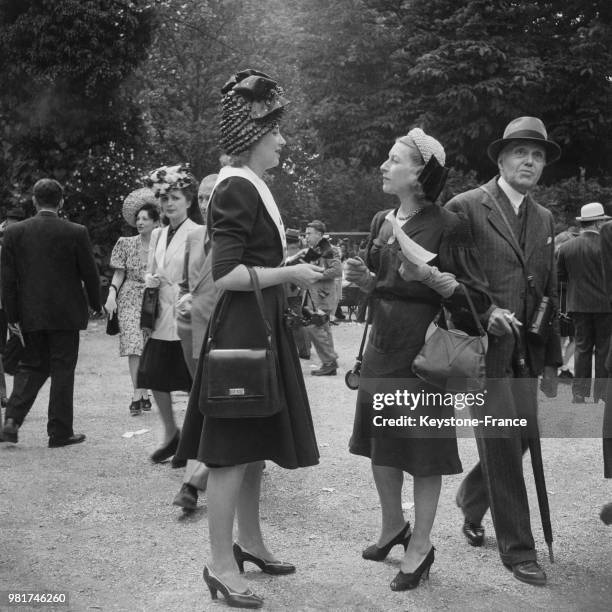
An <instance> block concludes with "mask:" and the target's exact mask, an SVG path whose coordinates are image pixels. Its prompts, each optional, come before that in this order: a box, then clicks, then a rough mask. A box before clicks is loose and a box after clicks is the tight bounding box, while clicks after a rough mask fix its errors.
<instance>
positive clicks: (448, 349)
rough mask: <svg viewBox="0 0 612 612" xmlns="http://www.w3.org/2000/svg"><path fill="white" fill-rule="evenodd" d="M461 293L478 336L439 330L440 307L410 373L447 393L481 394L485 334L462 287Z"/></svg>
mask: <svg viewBox="0 0 612 612" xmlns="http://www.w3.org/2000/svg"><path fill="white" fill-rule="evenodd" d="M463 291H464V294H465V297H466V299H467V303H468V304H469V307H470V310H471V312H472V315H473V317H474V322H475V323H476V328H477V329H478V334H479V335H478V336H470V335H468V334H466V333H465V332H463V331H461V330H459V329H444V328H443V327H440V326H439V325H438V321H439V318H440V317H441V316H443V315H444V308H443V309H442V311H441V312H440V314H439V315H438V316H437V317H436V318H435V319H434V320H433V321H432V322H431V323H430V324H429V328H428V329H427V333H426V334H425V344H424V345H423V348H422V349H421V350H420V352H419V354H418V355H417V356H416V357H415V359H414V361H413V362H412V371H413V372H414V373H415V374H416V375H417V376H418V377H419V378H421V379H422V380H424V381H425V382H427V383H429V384H431V385H434V386H435V387H439V388H441V389H444V390H445V391H448V392H450V393H466V392H472V393H473V392H477V391H483V390H484V388H485V385H486V369H485V357H486V354H487V347H488V337H487V332H486V331H485V330H484V328H483V327H482V325H481V323H480V320H479V319H478V314H477V313H476V309H475V308H474V304H473V302H472V298H471V297H470V294H469V291H468V289H467V288H466V287H465V286H463Z"/></svg>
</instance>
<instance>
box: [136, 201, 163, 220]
mask: <svg viewBox="0 0 612 612" xmlns="http://www.w3.org/2000/svg"><path fill="white" fill-rule="evenodd" d="M143 210H144V211H145V212H146V213H147V216H148V217H149V219H151V221H159V208H157V206H155V204H151V203H150V202H147V203H146V204H143V205H142V206H141V207H140V208H139V209H138V210H137V211H136V214H135V215H134V219H138V215H139V214H140V213H141V212H142V211H143Z"/></svg>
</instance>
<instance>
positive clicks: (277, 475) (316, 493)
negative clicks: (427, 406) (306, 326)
mask: <svg viewBox="0 0 612 612" xmlns="http://www.w3.org/2000/svg"><path fill="white" fill-rule="evenodd" d="M361 331H362V328H361V326H359V325H357V324H355V323H344V324H341V325H339V326H338V327H335V328H334V336H335V339H336V344H337V349H338V351H339V353H340V355H341V360H340V362H341V372H340V373H341V374H342V375H339V376H336V377H324V378H317V377H312V376H310V367H311V365H313V364H310V363H307V362H302V363H303V367H304V374H305V378H306V382H307V386H308V390H309V395H310V399H311V404H312V412H313V417H314V421H315V427H316V431H317V436H318V442H319V446H320V452H321V462H320V465H318V466H316V467H312V468H308V469H303V470H296V471H285V470H282V469H280V468H278V467H277V466H275V465H274V464H268V469H267V470H266V471H265V473H264V483H263V501H262V515H263V518H262V521H263V526H264V530H265V534H266V537H267V540H268V542H269V545H270V548H271V549H272V550H274V551H276V552H277V553H278V554H279V556H280V557H281V558H282V559H286V560H287V561H291V562H293V563H295V564H296V565H297V567H298V571H297V573H296V574H295V575H293V576H285V577H280V578H273V577H270V576H267V575H265V574H262V573H260V572H258V571H251V572H248V573H247V577H248V579H249V582H250V583H251V586H252V589H253V590H254V591H255V592H256V593H258V594H260V595H262V596H264V597H265V609H267V610H360V611H388V610H423V611H425V610H436V611H441V610H500V611H506V610H507V611H511V610H512V611H514V610H525V609H531V610H554V611H557V610H580V611H590V610H610V609H612V569H611V558H612V545H611V544H612V543H611V536H612V530H611V529H610V528H606V527H605V526H604V525H603V523H601V521H600V520H599V518H598V512H599V507H600V506H601V504H602V503H603V502H605V501H609V500H611V499H612V486H610V481H605V480H604V479H603V476H602V473H603V472H602V458H601V440H600V439H597V438H590V439H589V438H580V439H568V438H564V439H559V438H546V439H544V440H543V441H542V446H543V453H544V461H545V467H546V477H547V485H548V488H549V497H550V504H551V512H552V524H553V533H554V534H555V545H554V546H555V557H556V558H555V561H556V562H555V564H553V565H551V563H550V562H549V561H548V558H547V554H546V552H545V551H546V546H545V543H544V541H543V537H542V531H541V526H540V522H539V518H538V517H537V515H536V513H537V501H536V497H535V490H534V488H533V482H532V478H531V475H530V467H529V463H528V459H527V460H526V464H525V467H526V472H527V473H528V477H527V479H528V487H529V494H530V498H531V501H532V506H531V507H532V508H533V509H534V516H533V520H532V523H533V529H534V535H535V537H536V544H537V548H538V551H539V554H540V561H541V563H542V565H543V566H544V568H545V570H546V572H547V573H548V577H549V583H548V586H546V587H545V588H537V587H532V586H528V585H525V584H522V583H520V582H518V581H517V580H515V579H513V578H512V575H511V573H510V572H508V571H507V570H506V569H505V568H504V567H503V565H502V564H501V562H500V560H499V556H498V554H497V547H496V543H495V537H494V532H493V528H492V525H491V521H490V518H489V517H488V516H487V517H486V519H485V522H484V526H485V529H486V534H487V537H486V542H485V546H484V547H483V548H480V549H475V548H472V547H470V546H468V545H467V543H466V542H465V540H464V539H463V537H462V536H461V534H460V533H459V529H460V525H461V519H462V517H461V514H460V512H459V510H458V509H457V507H456V506H455V504H454V495H455V491H456V489H457V487H458V485H459V483H460V481H461V476H460V475H458V476H453V477H447V478H445V480H444V482H443V489H442V496H441V500H440V507H439V511H438V517H437V519H436V524H435V526H434V532H433V536H432V537H433V541H434V544H435V546H436V561H435V564H434V565H433V568H432V572H431V578H430V580H429V582H428V583H422V584H421V586H419V588H418V589H416V590H414V591H409V592H404V593H394V592H392V591H391V590H390V589H389V587H388V584H389V582H390V580H391V579H392V578H393V576H394V575H395V573H396V572H397V571H398V564H399V560H400V556H399V555H400V553H401V548H395V549H394V550H393V552H392V554H391V555H390V557H389V558H388V559H387V561H385V562H383V563H372V562H368V561H364V560H362V558H361V550H362V548H364V547H365V546H366V545H368V544H369V543H371V542H373V541H375V539H376V537H377V531H378V526H379V507H378V498H377V495H376V492H375V489H374V485H373V482H372V478H371V473H370V469H369V464H368V462H367V460H365V459H363V458H361V457H355V456H353V455H350V454H349V453H348V452H347V442H348V438H349V435H350V431H351V428H352V417H353V410H354V402H355V393H354V392H352V391H349V390H348V389H347V388H346V387H345V386H344V381H343V375H344V371H345V368H348V367H350V366H351V365H352V363H353V359H354V355H355V354H356V352H357V347H358V343H359V339H360V335H361ZM117 354H118V353H117V341H116V339H114V338H110V337H108V336H106V335H105V334H104V326H103V325H102V324H101V323H95V322H94V323H92V324H91V325H90V328H89V330H88V331H86V332H84V333H83V335H82V342H81V356H80V359H79V365H78V369H77V383H76V389H75V404H76V409H75V415H76V418H75V431H77V432H80V431H83V432H85V433H86V434H87V436H88V438H87V441H86V442H85V443H84V444H82V445H77V446H73V447H67V448H60V449H49V448H47V446H46V443H47V438H46V427H45V424H46V418H45V411H46V402H47V394H48V387H47V386H46V387H45V388H44V389H43V391H42V393H41V396H40V398H39V400H38V401H37V402H36V404H35V406H34V408H33V409H32V411H31V413H30V415H29V417H28V419H27V421H26V423H25V425H24V427H23V428H22V430H21V432H20V442H19V444H18V445H16V446H13V445H8V444H1V445H0V470H1V472H2V475H3V477H2V479H0V525H1V526H2V531H1V533H2V538H1V541H2V547H1V549H0V591H1V590H7V589H12V590H14V589H18V590H20V591H24V590H32V589H37V590H40V589H43V590H54V591H67V592H68V593H69V597H70V605H69V607H63V608H53V609H57V610H66V609H70V610H74V611H79V612H80V611H85V610H105V611H111V610H121V611H140V610H142V611H147V612H150V611H160V612H165V611H170V612H175V611H176V612H188V611H192V610H193V611H196V610H197V611H202V610H217V611H219V610H222V609H225V606H224V605H223V604H221V603H219V602H217V603H213V602H211V600H210V597H209V594H208V591H207V589H206V588H205V585H204V584H203V581H202V577H201V574H202V567H203V565H204V562H205V560H206V558H207V554H208V526H207V520H206V498H205V497H204V498H203V499H202V502H201V503H200V507H199V509H198V511H197V512H196V513H194V514H193V515H191V516H189V517H186V516H184V515H183V514H182V513H181V512H180V510H179V509H178V508H175V507H173V506H172V505H171V501H172V498H173V496H174V494H175V493H176V491H177V490H178V489H179V487H180V484H181V479H182V470H173V469H171V468H170V467H169V464H168V465H160V466H153V465H151V464H150V463H149V462H148V460H147V457H148V455H149V454H150V453H151V452H152V451H153V450H154V449H155V448H156V447H157V445H158V441H159V436H160V435H161V433H160V431H161V428H160V423H159V419H158V417H157V415H156V414H155V408H154V410H153V412H152V413H149V414H144V415H142V416H141V417H138V418H133V417H130V416H129V414H128V405H129V401H130V397H129V394H130V391H129V389H130V381H129V375H128V372H127V361H126V360H120V359H118V358H117ZM9 384H10V379H9ZM175 403H176V411H177V415H178V417H179V418H180V419H182V416H183V415H184V411H185V407H186V396H185V395H181V394H177V395H176V396H175ZM542 405H543V407H544V408H545V409H548V410H552V409H557V407H558V408H559V409H561V408H563V410H564V411H566V412H568V411H571V412H573V411H577V410H580V411H583V413H584V414H588V415H589V416H590V417H592V418H593V419H595V420H597V419H600V418H601V417H600V414H601V405H600V406H599V407H597V406H593V405H592V404H590V405H588V404H587V405H586V406H580V407H575V406H574V407H572V406H571V404H570V393H569V390H568V388H567V387H560V396H559V399H558V400H556V401H554V402H553V401H552V400H544V401H543V402H542ZM586 411H588V412H586ZM597 422H598V423H600V422H601V421H600V420H598V421H597ZM139 429H148V430H149V431H148V432H146V433H142V434H140V435H137V436H133V437H131V438H124V437H122V434H124V433H125V432H127V431H135V430H139ZM459 444H460V454H461V458H462V461H463V465H464V468H465V469H469V468H470V467H471V466H472V464H473V463H474V462H475V459H476V449H475V443H474V440H473V439H470V438H463V439H460V441H459ZM407 485H408V486H406V490H405V494H404V497H405V503H406V508H407V509H408V511H407V517H408V518H411V519H412V516H411V515H412V511H411V503H412V500H411V498H412V487H411V486H410V482H409V480H408V482H407ZM249 567H254V566H249ZM2 605H3V604H2V603H0V609H1V610H9V609H20V610H26V609H28V608H24V607H21V608H8V607H2ZM47 609H51V608H50V607H49V606H47Z"/></svg>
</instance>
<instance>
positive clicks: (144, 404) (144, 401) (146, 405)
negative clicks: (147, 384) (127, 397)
mask: <svg viewBox="0 0 612 612" xmlns="http://www.w3.org/2000/svg"><path fill="white" fill-rule="evenodd" d="M140 408H141V410H144V411H145V412H150V411H151V400H150V399H149V398H148V397H141V398H140Z"/></svg>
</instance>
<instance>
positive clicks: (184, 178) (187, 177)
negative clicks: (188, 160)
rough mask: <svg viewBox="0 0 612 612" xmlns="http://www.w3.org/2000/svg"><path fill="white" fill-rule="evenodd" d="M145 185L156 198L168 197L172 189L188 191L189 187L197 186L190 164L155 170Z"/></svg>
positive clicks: (145, 180) (146, 179) (162, 167)
mask: <svg viewBox="0 0 612 612" xmlns="http://www.w3.org/2000/svg"><path fill="white" fill-rule="evenodd" d="M144 183H145V185H146V186H147V187H149V188H150V189H151V190H152V191H153V193H154V195H155V197H156V198H160V197H161V196H164V195H166V194H167V193H168V192H169V191H171V190H172V189H186V188H187V187H194V186H197V181H196V179H195V176H193V174H191V169H190V168H189V165H188V164H179V165H178V166H161V168H157V170H153V172H151V174H149V176H147V177H146V178H145V179H144Z"/></svg>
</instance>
